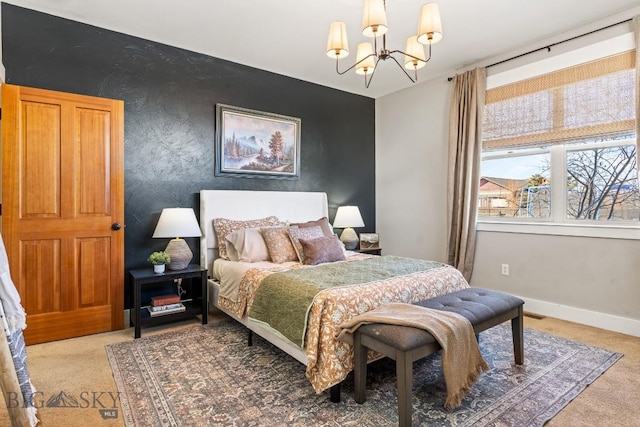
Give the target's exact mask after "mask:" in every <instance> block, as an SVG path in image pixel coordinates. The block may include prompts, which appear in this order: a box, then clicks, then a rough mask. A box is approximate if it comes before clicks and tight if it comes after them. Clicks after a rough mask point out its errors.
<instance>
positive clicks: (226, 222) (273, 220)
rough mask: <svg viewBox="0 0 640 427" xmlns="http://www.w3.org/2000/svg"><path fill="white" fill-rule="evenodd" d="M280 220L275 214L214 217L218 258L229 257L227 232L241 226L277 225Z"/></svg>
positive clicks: (231, 231) (239, 228)
mask: <svg viewBox="0 0 640 427" xmlns="http://www.w3.org/2000/svg"><path fill="white" fill-rule="evenodd" d="M279 222H280V221H279V220H278V218H277V217H275V216H268V217H266V218H260V219H249V220H235V219H227V218H214V219H213V229H214V230H215V232H216V238H217V239H218V254H219V256H220V258H223V259H229V254H228V253H227V245H226V238H227V236H228V235H229V234H231V233H233V232H234V231H236V230H242V229H243V228H258V227H268V226H270V225H278V223H279Z"/></svg>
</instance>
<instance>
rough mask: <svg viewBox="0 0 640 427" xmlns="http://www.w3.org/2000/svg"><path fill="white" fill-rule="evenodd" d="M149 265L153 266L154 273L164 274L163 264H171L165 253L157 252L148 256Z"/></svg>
mask: <svg viewBox="0 0 640 427" xmlns="http://www.w3.org/2000/svg"><path fill="white" fill-rule="evenodd" d="M147 259H148V260H149V262H150V263H151V264H153V272H154V273H164V266H165V264H169V263H170V262H171V257H170V256H169V254H168V253H166V252H165V251H157V252H154V253H152V254H151V255H149V258H147Z"/></svg>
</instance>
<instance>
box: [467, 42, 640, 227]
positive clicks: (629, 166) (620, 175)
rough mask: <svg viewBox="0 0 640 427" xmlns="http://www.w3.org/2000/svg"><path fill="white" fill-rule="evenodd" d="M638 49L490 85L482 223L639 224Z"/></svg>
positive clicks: (481, 191) (480, 203) (481, 193)
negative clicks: (516, 80)
mask: <svg viewBox="0 0 640 427" xmlns="http://www.w3.org/2000/svg"><path fill="white" fill-rule="evenodd" d="M635 88H636V82H635V51H628V52H625V53H622V54H618V55H613V56H610V57H607V58H603V59H600V60H596V61H591V62H588V63H585V64H580V65H577V66H574V67H570V68H566V69H563V70H559V71H555V72H553V73H549V74H545V75H542V76H538V77H535V78H531V79H527V80H522V81H519V82H515V83H512V84H509V85H504V86H500V87H497V88H494V89H490V90H488V91H487V96H486V105H485V110H484V124H483V134H484V140H483V153H482V164H481V172H480V173H481V180H480V187H479V196H478V197H479V200H478V217H479V219H481V220H482V219H492V220H494V221H496V220H497V221H500V220H504V219H509V220H517V221H535V222H549V223H565V224H566V223H582V224H585V223H594V224H595V223H603V222H608V223H613V222H616V223H618V224H621V223H633V224H638V222H639V221H640V193H639V191H638V165H637V163H636V162H637V160H636V159H637V156H636V135H635V117H636V112H635V90H636V89H635Z"/></svg>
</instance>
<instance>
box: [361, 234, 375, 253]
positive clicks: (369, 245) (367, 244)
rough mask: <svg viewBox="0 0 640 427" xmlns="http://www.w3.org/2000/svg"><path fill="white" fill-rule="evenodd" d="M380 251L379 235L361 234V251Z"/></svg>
mask: <svg viewBox="0 0 640 427" xmlns="http://www.w3.org/2000/svg"><path fill="white" fill-rule="evenodd" d="M371 249H380V236H379V235H378V233H360V250H371Z"/></svg>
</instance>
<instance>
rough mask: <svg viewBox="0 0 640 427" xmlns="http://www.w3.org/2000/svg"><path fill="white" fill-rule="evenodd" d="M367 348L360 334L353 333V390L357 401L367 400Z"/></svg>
mask: <svg viewBox="0 0 640 427" xmlns="http://www.w3.org/2000/svg"><path fill="white" fill-rule="evenodd" d="M366 388H367V348H366V347H365V346H363V345H362V336H361V335H360V333H359V332H358V331H356V333H355V334H353V391H354V394H355V399H356V402H357V403H364V402H365V400H367V398H366V396H365V393H366Z"/></svg>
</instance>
